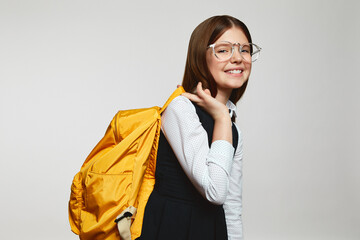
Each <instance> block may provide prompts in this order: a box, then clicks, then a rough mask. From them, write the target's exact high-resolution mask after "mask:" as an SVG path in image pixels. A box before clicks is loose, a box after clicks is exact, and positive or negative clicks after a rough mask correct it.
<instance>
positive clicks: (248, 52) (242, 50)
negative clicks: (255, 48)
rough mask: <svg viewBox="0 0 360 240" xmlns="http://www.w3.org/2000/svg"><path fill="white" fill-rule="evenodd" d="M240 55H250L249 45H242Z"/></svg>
mask: <svg viewBox="0 0 360 240" xmlns="http://www.w3.org/2000/svg"><path fill="white" fill-rule="evenodd" d="M241 53H245V54H250V53H251V48H250V46H249V45H244V46H243V47H242V49H241Z"/></svg>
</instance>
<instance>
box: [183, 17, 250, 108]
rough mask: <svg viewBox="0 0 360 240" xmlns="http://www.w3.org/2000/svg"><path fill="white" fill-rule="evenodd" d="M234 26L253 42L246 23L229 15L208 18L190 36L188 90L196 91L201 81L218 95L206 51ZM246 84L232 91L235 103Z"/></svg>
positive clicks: (187, 71)
mask: <svg viewBox="0 0 360 240" xmlns="http://www.w3.org/2000/svg"><path fill="white" fill-rule="evenodd" d="M232 27H238V28H240V29H241V30H242V31H243V33H244V34H245V36H246V38H247V39H248V41H249V43H251V42H252V40H251V35H250V32H249V30H248V28H247V27H246V25H245V24H244V23H243V22H241V21H240V20H238V19H236V18H234V17H231V16H228V15H223V16H214V17H211V18H208V19H206V20H205V21H203V22H202V23H200V24H199V26H197V27H196V28H195V30H194V31H193V33H192V34H191V37H190V42H189V48H188V54H187V59H186V65H185V73H184V78H183V82H182V86H183V87H184V89H185V90H186V91H187V92H192V91H194V89H195V88H196V86H197V84H198V82H201V83H202V85H203V88H207V89H209V90H210V91H211V95H212V96H213V97H215V96H216V94H217V87H216V82H215V80H214V77H213V76H212V75H211V73H210V71H209V68H208V66H207V62H206V51H207V47H208V46H209V45H210V44H213V43H214V42H215V41H216V40H217V39H219V38H220V36H221V35H222V34H223V33H224V32H226V31H227V30H228V29H230V28H232ZM246 86H247V81H246V82H245V83H244V84H243V85H242V86H241V87H240V88H237V89H234V90H233V91H232V93H231V96H230V100H231V101H232V102H233V103H234V104H236V103H237V101H239V99H240V98H241V96H242V95H243V94H244V92H245V89H246Z"/></svg>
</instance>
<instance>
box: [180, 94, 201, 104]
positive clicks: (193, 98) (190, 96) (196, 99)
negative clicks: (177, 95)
mask: <svg viewBox="0 0 360 240" xmlns="http://www.w3.org/2000/svg"><path fill="white" fill-rule="evenodd" d="M181 96H184V97H186V98H187V99H189V100H190V101H193V102H196V103H197V102H200V101H201V99H200V98H199V96H197V95H196V94H192V93H188V92H185V93H182V94H181Z"/></svg>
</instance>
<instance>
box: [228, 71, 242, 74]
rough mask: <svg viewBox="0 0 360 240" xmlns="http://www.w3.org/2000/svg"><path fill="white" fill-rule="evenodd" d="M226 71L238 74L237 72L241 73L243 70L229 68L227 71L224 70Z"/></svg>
mask: <svg viewBox="0 0 360 240" xmlns="http://www.w3.org/2000/svg"><path fill="white" fill-rule="evenodd" d="M226 72H227V73H231V74H239V73H242V72H243V71H242V70H229V71H226Z"/></svg>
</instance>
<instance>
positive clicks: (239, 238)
mask: <svg viewBox="0 0 360 240" xmlns="http://www.w3.org/2000/svg"><path fill="white" fill-rule="evenodd" d="M238 133H239V142H238V146H237V148H236V152H235V155H234V161H233V167H232V169H231V173H230V183H229V193H228V195H227V198H226V200H225V203H224V205H223V207H224V211H225V218H226V225H227V229H228V235H229V238H228V239H229V240H243V239H244V238H243V226H242V162H243V148H242V145H243V141H242V135H241V132H240V131H239V129H238Z"/></svg>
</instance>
